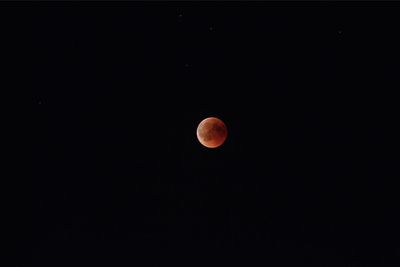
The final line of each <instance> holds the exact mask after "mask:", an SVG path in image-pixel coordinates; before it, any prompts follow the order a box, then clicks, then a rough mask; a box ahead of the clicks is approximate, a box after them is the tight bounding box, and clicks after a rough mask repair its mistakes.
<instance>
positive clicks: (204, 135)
mask: <svg viewBox="0 0 400 267" xmlns="http://www.w3.org/2000/svg"><path fill="white" fill-rule="evenodd" d="M196 133H197V139H198V140H199V142H200V143H201V144H202V145H203V146H205V147H207V148H217V147H219V146H221V145H222V144H223V143H224V142H225V140H226V137H227V135H228V131H227V128H226V125H225V123H224V122H223V121H222V120H220V119H218V118H215V117H209V118H206V119H204V120H202V121H201V122H200V124H199V126H198V127H197V132H196Z"/></svg>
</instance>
